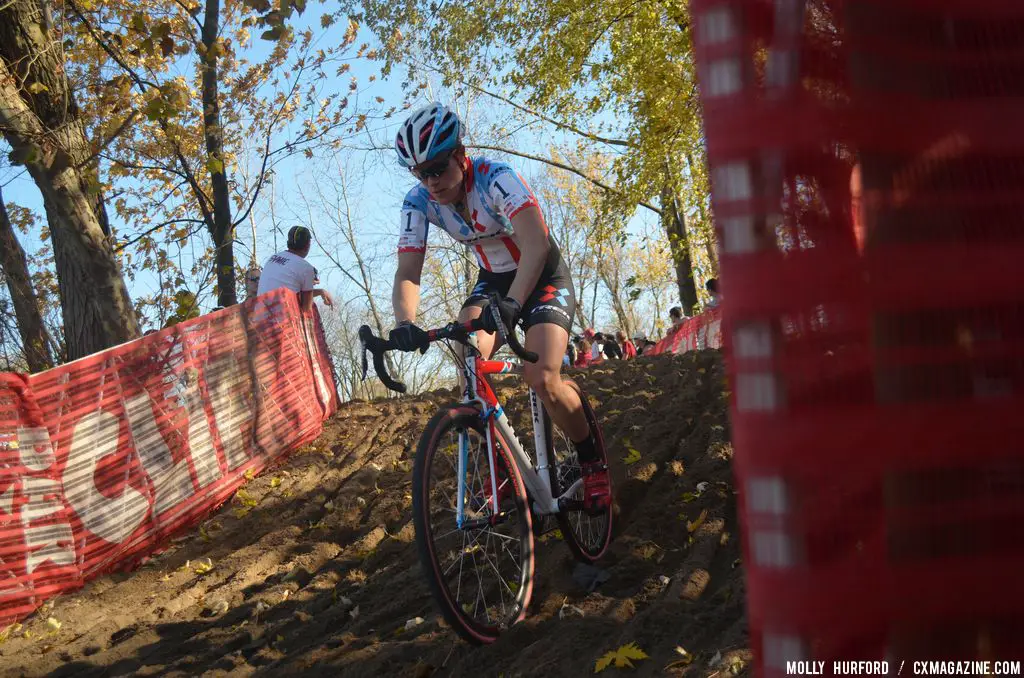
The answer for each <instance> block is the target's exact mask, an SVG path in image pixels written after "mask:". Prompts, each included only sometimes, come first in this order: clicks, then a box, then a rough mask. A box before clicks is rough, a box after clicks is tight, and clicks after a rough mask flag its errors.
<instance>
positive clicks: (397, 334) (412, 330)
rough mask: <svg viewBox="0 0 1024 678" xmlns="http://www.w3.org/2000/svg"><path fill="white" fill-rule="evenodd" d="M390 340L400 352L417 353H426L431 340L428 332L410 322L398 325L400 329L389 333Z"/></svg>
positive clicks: (404, 321)
mask: <svg viewBox="0 0 1024 678" xmlns="http://www.w3.org/2000/svg"><path fill="white" fill-rule="evenodd" d="M388 340H389V341H390V342H391V343H393V344H394V345H395V346H396V347H398V350H400V351H415V350H416V349H419V351H420V353H426V352H427V347H428V346H430V338H429V337H428V336H427V332H426V330H422V329H420V328H419V327H416V325H414V324H412V323H411V322H409V321H408V320H403V321H402V322H400V323H398V327H396V328H395V329H393V330H391V332H389V333H388Z"/></svg>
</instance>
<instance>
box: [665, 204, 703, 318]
mask: <svg viewBox="0 0 1024 678" xmlns="http://www.w3.org/2000/svg"><path fill="white" fill-rule="evenodd" d="M661 223H662V226H663V227H664V229H665V235H666V236H668V242H669V245H670V247H671V248H672V263H673V265H674V266H675V269H676V283H677V284H678V285H679V301H681V302H682V305H683V310H684V311H686V314H687V315H691V314H692V313H693V309H694V307H695V306H696V305H697V286H696V284H695V283H694V281H693V262H692V261H691V259H690V241H689V238H688V237H687V233H686V218H685V217H684V216H683V214H682V213H681V212H680V211H679V208H678V204H677V202H676V199H675V192H674V191H673V190H672V187H671V186H665V187H664V188H663V189H662V191H661Z"/></svg>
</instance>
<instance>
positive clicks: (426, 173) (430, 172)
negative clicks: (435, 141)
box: [409, 153, 452, 181]
mask: <svg viewBox="0 0 1024 678" xmlns="http://www.w3.org/2000/svg"><path fill="white" fill-rule="evenodd" d="M451 160H452V154H451V153H449V154H447V155H446V156H444V158H443V159H441V160H438V161H437V162H435V163H434V164H433V165H429V166H427V167H421V168H416V167H411V168H410V169H409V171H411V172H412V174H413V176H414V177H416V178H417V179H419V180H420V181H426V180H427V179H431V178H433V179H436V178H438V177H440V176H441V175H443V174H444V173H445V172H447V171H448V165H449V164H450V163H451Z"/></svg>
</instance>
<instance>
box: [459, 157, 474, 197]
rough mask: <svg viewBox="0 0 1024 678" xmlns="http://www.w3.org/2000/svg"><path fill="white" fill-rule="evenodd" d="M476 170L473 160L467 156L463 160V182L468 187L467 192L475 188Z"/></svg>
mask: <svg viewBox="0 0 1024 678" xmlns="http://www.w3.org/2000/svg"><path fill="white" fill-rule="evenodd" d="M475 174H476V172H475V170H474V169H473V161H472V160H470V159H469V158H465V159H463V161H462V183H463V185H464V186H465V187H466V192H467V193H469V192H470V191H472V190H473V178H474V176H475Z"/></svg>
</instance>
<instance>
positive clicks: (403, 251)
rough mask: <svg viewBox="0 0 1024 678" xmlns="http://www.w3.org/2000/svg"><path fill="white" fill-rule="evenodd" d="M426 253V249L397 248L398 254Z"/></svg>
mask: <svg viewBox="0 0 1024 678" xmlns="http://www.w3.org/2000/svg"><path fill="white" fill-rule="evenodd" d="M426 251H427V248H426V247H399V248H398V253H399V254H404V253H406V252H416V253H417V254H425V253H426Z"/></svg>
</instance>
